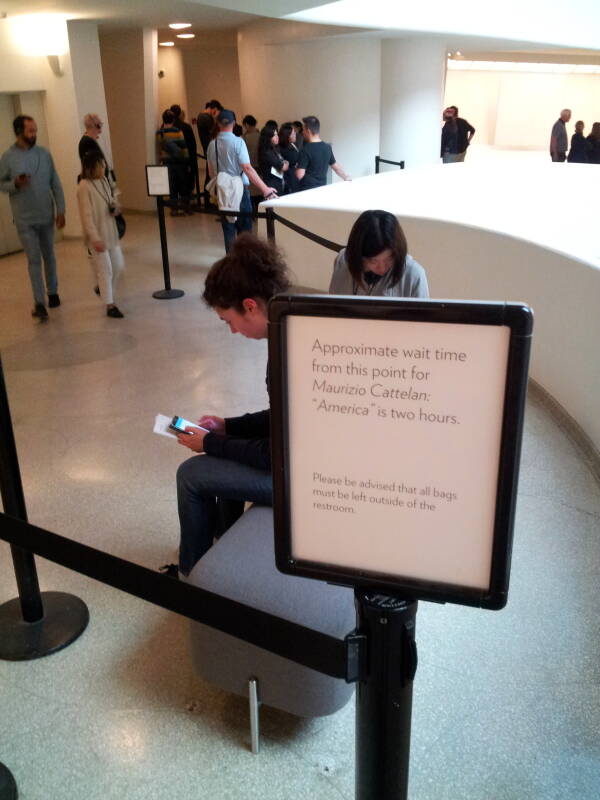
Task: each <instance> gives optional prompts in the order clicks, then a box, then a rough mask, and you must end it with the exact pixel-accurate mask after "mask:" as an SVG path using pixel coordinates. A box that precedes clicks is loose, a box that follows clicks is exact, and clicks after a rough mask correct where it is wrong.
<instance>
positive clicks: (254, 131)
mask: <svg viewBox="0 0 600 800" xmlns="http://www.w3.org/2000/svg"><path fill="white" fill-rule="evenodd" d="M242 127H243V129H244V134H243V137H244V141H245V142H246V147H247V148H248V155H249V156H250V163H251V164H252V166H253V167H255V168H256V167H257V166H258V140H259V139H260V131H259V130H258V128H257V127H256V117H253V116H252V114H246V116H245V117H244V119H243V120H242Z"/></svg>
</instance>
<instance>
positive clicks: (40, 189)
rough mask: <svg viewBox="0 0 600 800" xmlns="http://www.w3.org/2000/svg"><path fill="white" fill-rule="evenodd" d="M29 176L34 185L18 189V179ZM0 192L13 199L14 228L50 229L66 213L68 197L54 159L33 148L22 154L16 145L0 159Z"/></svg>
mask: <svg viewBox="0 0 600 800" xmlns="http://www.w3.org/2000/svg"><path fill="white" fill-rule="evenodd" d="M23 174H25V175H29V176H30V178H31V183H30V184H29V186H24V187H23V188H21V189H17V187H16V186H15V178H18V177H19V175H23ZM0 191H3V192H7V193H8V194H9V195H10V205H11V207H12V212H13V217H14V219H15V224H16V225H17V226H19V225H20V224H22V225H48V224H50V223H51V222H53V220H54V216H55V214H64V213H65V196H64V194H63V190H62V185H61V182H60V178H59V177H58V173H57V172H56V169H55V168H54V162H53V161H52V156H51V155H50V153H49V152H48V151H47V150H46V149H45V148H44V147H39V146H38V145H34V146H33V147H31V148H29V149H28V150H23V149H22V148H21V147H17V145H16V144H13V146H12V147H9V149H8V150H7V151H6V152H5V153H4V155H3V156H2V158H1V159H0Z"/></svg>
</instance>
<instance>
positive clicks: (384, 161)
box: [375, 156, 404, 175]
mask: <svg viewBox="0 0 600 800" xmlns="http://www.w3.org/2000/svg"><path fill="white" fill-rule="evenodd" d="M380 164H392V165H393V166H394V167H400V169H404V161H388V159H387V158H381V156H375V174H376V175H379V165H380Z"/></svg>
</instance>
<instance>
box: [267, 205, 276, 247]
mask: <svg viewBox="0 0 600 800" xmlns="http://www.w3.org/2000/svg"><path fill="white" fill-rule="evenodd" d="M267 239H268V240H269V241H270V242H271V244H275V213H274V211H273V209H272V208H267Z"/></svg>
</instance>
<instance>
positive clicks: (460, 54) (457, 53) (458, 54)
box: [454, 50, 462, 56]
mask: <svg viewBox="0 0 600 800" xmlns="http://www.w3.org/2000/svg"><path fill="white" fill-rule="evenodd" d="M454 55H456V56H462V53H461V52H460V50H457V51H456V53H455V54H454Z"/></svg>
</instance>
